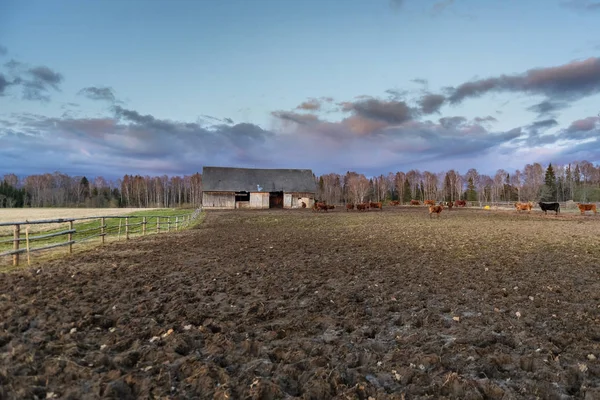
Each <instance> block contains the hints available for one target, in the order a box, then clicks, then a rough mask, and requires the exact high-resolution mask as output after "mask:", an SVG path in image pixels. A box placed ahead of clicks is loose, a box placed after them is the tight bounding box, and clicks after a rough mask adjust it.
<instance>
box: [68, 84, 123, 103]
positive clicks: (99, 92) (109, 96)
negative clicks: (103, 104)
mask: <svg viewBox="0 0 600 400" xmlns="http://www.w3.org/2000/svg"><path fill="white" fill-rule="evenodd" d="M77 94H78V95H81V96H85V97H87V98H88V99H91V100H101V101H108V102H111V103H114V102H115V101H116V97H115V92H114V90H113V89H112V88H110V87H95V86H89V87H86V88H83V89H81V90H80V91H79V92H78V93H77Z"/></svg>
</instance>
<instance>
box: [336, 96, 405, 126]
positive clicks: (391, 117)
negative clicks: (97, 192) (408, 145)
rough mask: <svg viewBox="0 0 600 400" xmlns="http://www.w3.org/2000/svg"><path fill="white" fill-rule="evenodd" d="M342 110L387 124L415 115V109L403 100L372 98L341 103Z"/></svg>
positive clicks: (402, 120) (400, 121) (398, 122)
mask: <svg viewBox="0 0 600 400" xmlns="http://www.w3.org/2000/svg"><path fill="white" fill-rule="evenodd" d="M342 111H345V112H352V113H353V114H355V115H356V116H358V117H362V118H368V119H372V120H377V121H381V122H385V123H386V124H389V125H394V124H401V123H403V122H406V121H410V120H411V119H413V117H414V115H415V110H414V109H413V108H411V107H409V106H408V105H407V104H406V103H405V102H404V101H397V100H392V101H384V100H378V99H373V98H368V99H364V100H358V101H355V102H345V103H342Z"/></svg>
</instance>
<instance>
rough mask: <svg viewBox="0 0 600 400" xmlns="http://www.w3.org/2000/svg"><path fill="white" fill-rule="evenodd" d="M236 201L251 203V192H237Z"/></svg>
mask: <svg viewBox="0 0 600 400" xmlns="http://www.w3.org/2000/svg"><path fill="white" fill-rule="evenodd" d="M235 201H250V193H249V192H235Z"/></svg>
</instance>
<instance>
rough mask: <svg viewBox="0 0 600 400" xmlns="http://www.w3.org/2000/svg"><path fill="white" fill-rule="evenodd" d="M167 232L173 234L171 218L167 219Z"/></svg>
mask: <svg viewBox="0 0 600 400" xmlns="http://www.w3.org/2000/svg"><path fill="white" fill-rule="evenodd" d="M167 232H171V217H167Z"/></svg>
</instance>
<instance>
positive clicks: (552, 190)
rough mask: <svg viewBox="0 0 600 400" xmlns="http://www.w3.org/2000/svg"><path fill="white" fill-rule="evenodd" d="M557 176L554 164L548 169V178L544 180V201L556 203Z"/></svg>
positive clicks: (542, 195) (542, 194) (542, 196)
mask: <svg viewBox="0 0 600 400" xmlns="http://www.w3.org/2000/svg"><path fill="white" fill-rule="evenodd" d="M556 189H557V188H556V175H555V174H554V168H552V163H550V164H549V165H548V168H546V177H545V178H544V186H543V187H542V193H541V196H540V197H541V198H542V201H556Z"/></svg>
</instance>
